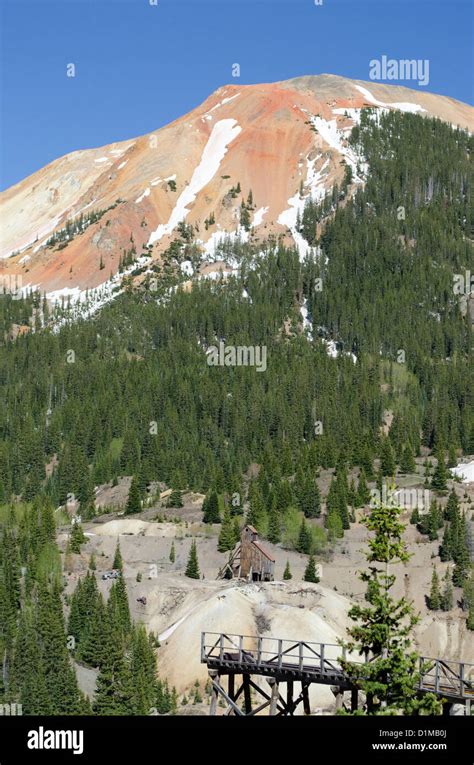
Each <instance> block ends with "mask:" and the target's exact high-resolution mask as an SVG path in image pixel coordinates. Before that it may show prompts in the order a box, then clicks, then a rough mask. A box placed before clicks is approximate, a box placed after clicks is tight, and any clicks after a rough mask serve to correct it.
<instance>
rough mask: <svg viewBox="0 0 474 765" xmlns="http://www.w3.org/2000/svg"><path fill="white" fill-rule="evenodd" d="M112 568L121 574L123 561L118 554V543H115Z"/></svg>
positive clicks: (119, 553) (120, 554)
mask: <svg viewBox="0 0 474 765" xmlns="http://www.w3.org/2000/svg"><path fill="white" fill-rule="evenodd" d="M112 568H114V569H116V570H117V571H120V572H121V573H122V571H123V560H122V553H121V552H120V543H119V542H117V546H116V548H115V555H114V562H113V564H112Z"/></svg>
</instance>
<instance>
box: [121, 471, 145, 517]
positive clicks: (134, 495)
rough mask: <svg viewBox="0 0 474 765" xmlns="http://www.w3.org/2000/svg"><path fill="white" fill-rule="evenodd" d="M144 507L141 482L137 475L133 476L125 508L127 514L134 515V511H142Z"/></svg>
mask: <svg viewBox="0 0 474 765" xmlns="http://www.w3.org/2000/svg"><path fill="white" fill-rule="evenodd" d="M141 509H142V497H141V492H140V483H139V480H138V478H137V476H135V475H134V476H133V478H132V483H131V485H130V491H129V493H128V500H127V506H126V508H125V515H133V514H134V513H140V512H141Z"/></svg>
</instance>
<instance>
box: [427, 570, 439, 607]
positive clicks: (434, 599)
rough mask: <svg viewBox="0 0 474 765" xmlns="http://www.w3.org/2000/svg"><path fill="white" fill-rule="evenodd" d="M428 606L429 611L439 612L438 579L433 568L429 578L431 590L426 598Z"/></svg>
mask: <svg viewBox="0 0 474 765" xmlns="http://www.w3.org/2000/svg"><path fill="white" fill-rule="evenodd" d="M428 605H429V608H430V610H431V611H439V609H440V608H441V593H440V591H439V578H438V574H437V572H436V569H435V568H433V574H432V577H431V589H430V594H429V597H428Z"/></svg>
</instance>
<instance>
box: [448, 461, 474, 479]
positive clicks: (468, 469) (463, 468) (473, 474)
mask: <svg viewBox="0 0 474 765" xmlns="http://www.w3.org/2000/svg"><path fill="white" fill-rule="evenodd" d="M451 473H453V475H455V476H457V477H458V478H460V479H461V482H462V483H474V460H472V461H471V462H460V463H459V465H456V467H454V468H451Z"/></svg>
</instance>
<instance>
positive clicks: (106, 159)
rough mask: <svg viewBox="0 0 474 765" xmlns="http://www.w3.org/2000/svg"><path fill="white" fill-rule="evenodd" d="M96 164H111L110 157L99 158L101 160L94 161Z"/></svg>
mask: <svg viewBox="0 0 474 765" xmlns="http://www.w3.org/2000/svg"><path fill="white" fill-rule="evenodd" d="M94 162H110V159H109V157H99V159H94Z"/></svg>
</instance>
